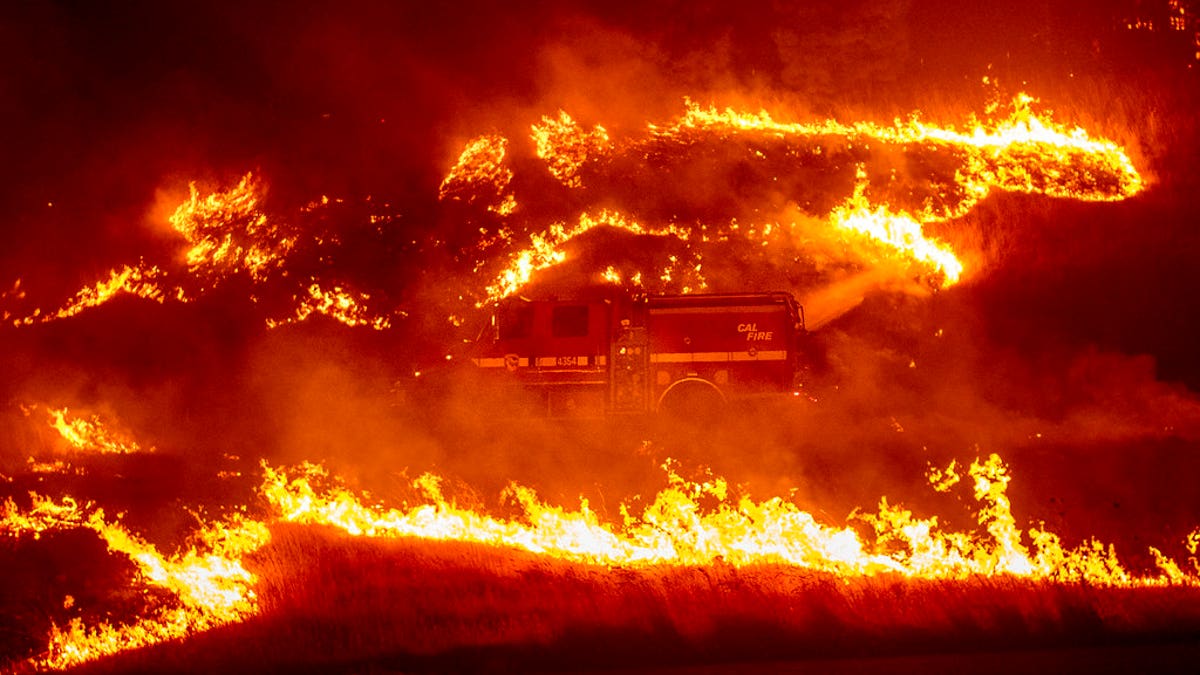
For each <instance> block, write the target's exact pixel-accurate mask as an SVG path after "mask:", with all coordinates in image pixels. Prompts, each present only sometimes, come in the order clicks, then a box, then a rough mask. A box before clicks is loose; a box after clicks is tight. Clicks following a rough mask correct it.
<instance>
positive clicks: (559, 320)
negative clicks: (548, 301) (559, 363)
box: [550, 305, 588, 338]
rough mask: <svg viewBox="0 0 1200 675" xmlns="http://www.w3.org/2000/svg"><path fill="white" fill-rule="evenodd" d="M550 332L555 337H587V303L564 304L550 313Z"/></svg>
mask: <svg viewBox="0 0 1200 675" xmlns="http://www.w3.org/2000/svg"><path fill="white" fill-rule="evenodd" d="M550 332H551V334H552V335H553V336H554V337H560V338H562V337H586V336H587V334H588V307H587V305H563V306H561V307H555V308H554V310H553V311H552V312H551V313H550Z"/></svg>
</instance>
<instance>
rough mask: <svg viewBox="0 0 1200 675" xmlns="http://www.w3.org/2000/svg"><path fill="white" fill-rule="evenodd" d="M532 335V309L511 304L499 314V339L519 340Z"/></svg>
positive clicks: (527, 306)
mask: <svg viewBox="0 0 1200 675" xmlns="http://www.w3.org/2000/svg"><path fill="white" fill-rule="evenodd" d="M532 333H533V307H531V306H529V305H517V304H512V305H508V306H507V307H504V308H503V310H502V311H501V312H500V339H501V340H519V339H521V338H527V337H529V336H530V334H532Z"/></svg>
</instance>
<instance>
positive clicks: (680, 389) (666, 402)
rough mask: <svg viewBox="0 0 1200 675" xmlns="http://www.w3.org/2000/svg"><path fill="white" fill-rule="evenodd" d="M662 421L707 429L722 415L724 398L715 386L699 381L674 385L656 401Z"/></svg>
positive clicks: (693, 379)
mask: <svg viewBox="0 0 1200 675" xmlns="http://www.w3.org/2000/svg"><path fill="white" fill-rule="evenodd" d="M658 412H659V415H660V416H661V417H666V418H668V419H673V420H677V421H680V422H684V423H687V424H689V425H692V426H707V425H708V423H710V422H717V421H719V420H720V418H721V417H722V416H723V415H724V413H725V395H724V394H722V393H721V390H720V389H718V388H717V386H716V385H715V384H713V383H712V382H709V381H708V380H704V379H701V378H698V377H696V378H687V379H683V380H679V381H678V382H675V383H674V384H672V385H671V386H670V387H667V390H666V391H664V392H663V393H662V396H660V397H659V399H658Z"/></svg>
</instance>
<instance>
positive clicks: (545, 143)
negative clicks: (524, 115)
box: [531, 110, 613, 188]
mask: <svg viewBox="0 0 1200 675" xmlns="http://www.w3.org/2000/svg"><path fill="white" fill-rule="evenodd" d="M531 130H532V134H531V138H532V139H533V142H534V144H535V145H536V147H537V156H538V157H539V158H540V159H542V160H543V161H545V162H546V168H548V169H549V170H550V173H551V174H553V175H554V177H555V178H557V179H558V180H559V182H561V183H562V184H563V185H566V186H567V187H571V188H578V187H582V186H583V181H582V179H580V177H579V170H580V169H581V168H582V167H583V165H584V164H586V163H587V162H588V160H589V159H590V158H591V157H594V156H599V155H601V154H603V153H607V152H609V151H611V149H612V147H613V144H612V140H611V139H609V137H608V131H606V130H605V129H604V127H602V126H600V125H596V126H595V127H594V128H593V129H592V130H591V131H584V130H583V129H582V128H581V127H580V126H579V124H577V123H576V122H575V120H573V119H571V116H570V115H568V114H567V113H566V111H564V110H560V111H558V118H557V119H556V118H553V117H548V116H543V117H542V123H541V124H535V125H533V126H532V127H531Z"/></svg>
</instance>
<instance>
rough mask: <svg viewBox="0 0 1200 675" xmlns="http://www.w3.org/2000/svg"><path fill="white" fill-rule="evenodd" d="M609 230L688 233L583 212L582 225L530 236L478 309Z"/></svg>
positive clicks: (604, 212)
mask: <svg viewBox="0 0 1200 675" xmlns="http://www.w3.org/2000/svg"><path fill="white" fill-rule="evenodd" d="M600 227H608V228H612V229H614V230H621V231H623V232H628V233H629V234H635V235H650V236H656V237H664V236H673V237H676V238H678V239H680V240H685V241H686V240H687V239H688V237H689V236H690V232H688V230H686V229H684V228H681V227H678V226H676V225H675V224H673V223H672V224H668V225H666V226H665V227H660V228H650V227H645V226H643V225H642V224H641V223H638V222H637V221H636V220H631V219H629V218H627V217H625V216H624V215H623V214H621V213H618V212H616V211H611V210H608V209H604V210H601V211H599V212H598V213H596V214H595V215H592V214H590V213H582V214H580V216H579V222H578V223H577V224H575V225H574V226H572V227H570V228H568V227H567V225H566V224H564V223H555V224H553V225H551V226H550V227H549V228H548V229H547V230H546V231H544V232H535V233H534V234H531V235H530V237H529V247H528V248H525V249H522V250H521V251H518V252H517V253H516V254H515V255H514V256H513V257H512V259H511V260H510V262H509V264H508V266H507V267H505V268H504V269H503V270H502V271H501V272H500V274H499V275H498V276H497V278H496V280H495V281H494V282H493V283H492V284H490V285H489V286H487V288H486V289H485V292H486V294H487V297H486V299H485V300H483V301H480V302H479V303H478V305H477V306H479V307H482V306H483V305H484V304H486V303H488V302H496V301H498V300H501V299H503V298H507V297H509V296H510V295H512V294H514V293H516V292H517V291H518V290H520V289H521V288H522V287H524V286H525V285H526V284H528V283H529V282H530V280H531V279H532V278H533V276H534V274H536V273H537V272H539V271H541V270H544V269H547V268H550V267H553V266H555V265H558V264H560V263H562V262H563V261H564V260H566V259H567V251H566V249H565V248H563V245H564V244H566V243H568V242H570V241H572V240H574V239H576V238H577V237H579V236H581V235H583V234H585V233H587V232H590V231H592V230H594V229H596V228H600Z"/></svg>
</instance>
